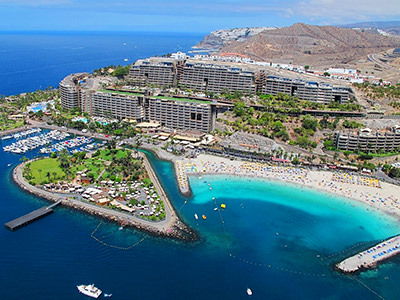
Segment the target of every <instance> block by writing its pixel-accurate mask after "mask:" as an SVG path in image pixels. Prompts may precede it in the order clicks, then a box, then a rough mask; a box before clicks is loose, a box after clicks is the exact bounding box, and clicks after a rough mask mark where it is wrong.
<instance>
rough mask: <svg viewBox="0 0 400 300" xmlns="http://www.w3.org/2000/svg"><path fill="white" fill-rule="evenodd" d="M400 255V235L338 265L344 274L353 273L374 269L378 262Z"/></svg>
mask: <svg viewBox="0 0 400 300" xmlns="http://www.w3.org/2000/svg"><path fill="white" fill-rule="evenodd" d="M399 253H400V235H398V236H395V237H392V238H390V239H388V240H385V241H384V242H381V243H379V244H377V245H375V246H373V247H371V248H369V249H367V250H365V251H362V252H360V253H358V254H356V255H354V256H351V257H349V258H347V259H345V260H343V261H342V262H340V263H338V264H337V265H336V268H337V269H338V270H340V271H342V272H344V273H353V272H357V271H362V270H365V269H370V268H374V267H376V266H377V264H378V262H382V261H384V260H387V259H389V258H391V257H393V256H395V255H397V254H399Z"/></svg>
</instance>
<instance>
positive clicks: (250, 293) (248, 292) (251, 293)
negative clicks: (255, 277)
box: [246, 288, 253, 296]
mask: <svg viewBox="0 0 400 300" xmlns="http://www.w3.org/2000/svg"><path fill="white" fill-rule="evenodd" d="M246 292H247V295H249V296H251V295H253V291H252V290H251V289H250V288H247V290H246Z"/></svg>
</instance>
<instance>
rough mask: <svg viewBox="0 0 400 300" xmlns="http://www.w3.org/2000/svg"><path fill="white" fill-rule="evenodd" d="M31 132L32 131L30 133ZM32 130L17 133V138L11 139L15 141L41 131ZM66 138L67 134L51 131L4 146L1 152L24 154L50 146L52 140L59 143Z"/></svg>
mask: <svg viewBox="0 0 400 300" xmlns="http://www.w3.org/2000/svg"><path fill="white" fill-rule="evenodd" d="M32 130H34V131H32ZM32 130H27V131H23V132H20V133H17V134H18V137H17V136H16V135H17V134H14V136H13V137H14V138H15V139H18V138H21V137H23V136H27V135H28V134H34V133H38V132H40V131H41V129H40V130H38V129H36V130H35V129H32ZM27 132H29V133H28V134H27ZM68 136H69V134H68V133H65V132H61V131H58V130H52V131H50V132H47V133H43V134H40V135H36V136H31V137H28V138H26V139H22V140H18V141H16V142H14V143H12V144H10V145H7V146H4V147H3V150H4V151H6V152H12V153H16V154H24V153H26V152H27V151H30V150H34V149H37V148H39V147H41V146H44V145H47V144H51V142H52V141H53V140H56V141H61V140H63V139H65V138H66V137H68Z"/></svg>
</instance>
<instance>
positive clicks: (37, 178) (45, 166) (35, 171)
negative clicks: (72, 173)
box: [31, 158, 65, 184]
mask: <svg viewBox="0 0 400 300" xmlns="http://www.w3.org/2000/svg"><path fill="white" fill-rule="evenodd" d="M39 170H42V171H41V172H39ZM31 172H32V177H33V178H32V180H31V181H32V182H33V183H34V184H40V183H41V182H42V181H43V180H48V177H47V176H46V174H47V173H48V172H49V173H50V179H51V180H53V179H54V175H53V173H54V172H55V173H57V175H56V178H58V179H61V178H63V177H64V176H65V173H64V171H63V170H61V168H60V165H59V163H58V161H57V159H56V158H45V159H40V160H36V161H33V162H32V163H31Z"/></svg>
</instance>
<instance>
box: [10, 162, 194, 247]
mask: <svg viewBox="0 0 400 300" xmlns="http://www.w3.org/2000/svg"><path fill="white" fill-rule="evenodd" d="M28 162H29V161H28ZM28 162H24V163H22V164H19V165H18V166H16V167H15V169H14V170H13V172H12V177H13V180H14V182H15V183H16V184H17V185H18V186H19V187H20V188H22V189H23V190H25V191H26V192H28V193H31V194H34V195H36V196H38V197H41V198H44V199H47V200H49V201H52V202H57V201H61V205H64V206H67V207H71V208H73V209H77V210H80V211H83V212H85V213H88V214H91V215H95V216H99V217H101V218H104V219H107V220H109V221H112V222H116V223H118V224H122V225H123V226H129V227H133V228H135V229H138V230H141V231H144V232H146V233H148V234H150V235H153V236H157V237H168V238H172V239H175V240H180V241H186V242H195V241H197V240H198V239H199V235H198V233H197V232H196V231H194V230H193V229H191V228H190V227H189V226H187V225H186V224H184V223H183V222H182V221H181V220H180V219H179V217H178V216H177V215H176V213H175V211H174V210H173V207H172V205H171V204H170V202H169V200H168V199H163V200H164V201H165V203H166V206H168V207H169V208H170V209H172V210H171V215H172V216H171V219H170V220H169V221H160V222H151V221H147V220H144V219H139V218H138V217H136V216H132V215H128V214H126V213H123V212H120V211H114V210H110V209H108V208H105V207H100V206H97V205H94V204H90V203H87V202H83V201H78V200H75V199H74V198H73V195H72V194H60V193H53V192H49V191H45V190H42V189H41V188H38V187H36V186H32V185H30V184H29V183H28V182H27V181H26V180H25V179H24V177H23V176H22V169H23V167H24V166H25V164H26V163H28ZM150 173H152V169H151V170H149V175H150ZM152 175H153V176H151V177H153V178H151V179H152V180H154V181H153V183H154V184H155V185H156V187H157V188H158V189H160V188H161V193H160V195H163V196H164V197H166V196H165V193H164V191H163V190H162V187H161V185H160V184H159V182H158V180H157V178H156V177H155V179H154V176H155V175H154V173H152Z"/></svg>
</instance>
